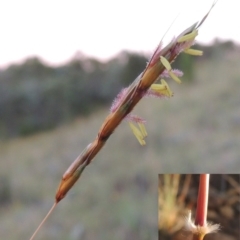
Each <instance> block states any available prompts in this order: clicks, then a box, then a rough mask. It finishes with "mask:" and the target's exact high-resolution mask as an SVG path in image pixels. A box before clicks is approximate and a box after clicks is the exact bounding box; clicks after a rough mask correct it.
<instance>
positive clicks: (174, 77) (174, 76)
mask: <svg viewBox="0 0 240 240" xmlns="http://www.w3.org/2000/svg"><path fill="white" fill-rule="evenodd" d="M168 74H169V75H170V77H171V78H172V79H173V80H175V81H176V82H177V83H181V80H180V78H179V77H177V75H176V74H175V73H174V72H173V71H169V72H168Z"/></svg>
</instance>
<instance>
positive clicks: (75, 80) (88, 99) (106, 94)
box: [0, 41, 239, 139]
mask: <svg viewBox="0 0 240 240" xmlns="http://www.w3.org/2000/svg"><path fill="white" fill-rule="evenodd" d="M196 47H197V48H199V49H203V50H204V57H202V58H201V60H200V61H204V60H206V59H209V60H210V59H214V58H218V57H221V55H223V56H224V55H225V54H231V53H233V52H234V51H239V48H238V47H237V46H235V45H234V44H233V43H232V42H223V43H222V42H218V41H216V42H215V44H214V45H213V46H208V47H207V46H196ZM198 61H199V60H198V59H197V58H194V57H191V56H189V55H186V54H182V55H181V56H180V58H178V59H177V61H176V63H175V66H176V67H177V68H180V69H182V70H183V71H184V74H185V76H184V79H185V80H186V81H194V78H195V65H196V62H198ZM146 62H147V59H146V57H144V56H142V55H139V54H135V53H127V52H122V53H120V54H119V55H118V56H116V57H115V58H113V59H111V60H110V61H108V62H106V63H102V62H99V61H98V60H96V59H93V58H88V57H86V56H84V55H82V54H81V53H78V54H76V55H75V57H74V58H73V59H72V60H71V61H70V62H69V63H67V64H66V65H64V66H59V67H50V66H47V65H45V64H44V63H43V62H41V61H40V60H39V59H38V58H31V59H27V60H26V61H25V62H24V63H23V64H20V65H12V66H10V67H8V68H7V69H5V70H1V71H0V138H1V139H4V138H9V137H16V136H21V135H29V134H32V133H35V132H38V131H42V130H46V129H50V128H54V127H56V126H59V125H60V124H62V123H66V122H69V121H71V120H73V119H74V118H76V117H77V116H80V115H81V116H82V115H86V114H89V113H92V112H93V111H94V110H96V108H98V107H99V106H101V105H103V104H107V106H109V103H110V102H111V101H112V100H113V99H114V97H115V96H116V94H117V93H118V92H119V91H120V89H121V88H122V87H126V86H128V84H129V83H130V82H132V81H133V80H134V78H135V77H136V76H137V75H138V74H139V73H140V72H141V71H142V70H143V69H144V67H145V66H146Z"/></svg>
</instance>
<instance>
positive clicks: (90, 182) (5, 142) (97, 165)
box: [0, 42, 240, 240]
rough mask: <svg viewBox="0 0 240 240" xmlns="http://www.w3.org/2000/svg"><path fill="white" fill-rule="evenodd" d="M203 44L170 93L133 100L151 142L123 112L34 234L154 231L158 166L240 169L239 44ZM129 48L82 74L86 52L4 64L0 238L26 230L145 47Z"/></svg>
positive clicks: (22, 235) (145, 234)
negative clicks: (52, 60) (65, 58)
mask: <svg viewBox="0 0 240 240" xmlns="http://www.w3.org/2000/svg"><path fill="white" fill-rule="evenodd" d="M198 48H200V49H202V48H204V47H203V46H198ZM205 50H206V51H205V55H204V56H203V57H200V58H198V59H196V58H191V59H182V65H181V62H180V63H178V65H179V66H182V68H184V69H185V70H184V71H185V73H186V76H185V78H183V81H182V84H181V85H178V84H177V83H175V82H174V81H173V80H171V79H170V80H169V81H168V83H169V85H170V87H171V89H172V90H173V92H174V97H172V98H170V99H163V100H159V99H143V100H142V101H141V102H140V103H139V105H138V106H137V107H136V108H135V109H134V113H136V114H137V115H139V116H141V117H143V118H145V119H146V120H147V124H146V128H147V131H148V137H147V139H146V142H147V145H146V146H144V147H142V146H140V145H139V143H138V142H137V140H136V139H135V137H134V136H133V134H132V133H131V130H130V128H129V126H128V124H127V122H122V124H121V125H120V126H119V127H118V129H117V130H116V131H115V132H114V134H113V135H112V136H111V137H110V139H109V140H108V142H107V144H106V146H105V147H104V148H103V150H102V151H101V152H100V153H99V154H98V155H97V156H96V157H95V159H94V161H93V162H92V164H91V165H90V166H89V167H88V168H87V169H86V170H85V171H84V173H83V175H82V177H81V178H80V180H79V181H78V182H77V184H76V185H75V186H74V188H73V189H72V190H71V191H70V192H69V194H68V195H67V197H66V198H65V199H64V200H62V202H60V204H59V206H58V207H57V208H56V209H55V211H54V213H53V214H52V216H51V217H50V219H49V220H48V221H47V222H46V224H45V225H44V226H43V228H42V229H41V231H40V232H39V235H38V237H37V238H36V239H72V240H77V239H84V240H90V239H105V240H108V239H109V240H110V239H157V229H158V221H157V213H158V211H157V206H158V205H157V202H158V197H157V196H158V195H157V191H158V173H167V172H178V173H185V172H191V173H194V172H203V171H208V172H213V173H220V172H226V171H228V172H236V171H237V170H238V169H239V165H240V163H239V159H240V151H239V149H240V107H239V106H240V94H239V91H240V68H239V61H240V56H239V54H238V53H239V51H240V49H239V46H235V45H234V44H232V43H229V42H227V43H226V44H225V43H222V44H220V43H219V42H215V45H213V46H212V47H209V48H206V49H205ZM128 57H129V55H124V57H123V58H120V60H119V61H115V62H114V61H113V62H111V65H110V66H108V65H106V64H105V65H104V64H101V63H99V62H98V61H95V60H91V61H90V65H87V66H84V69H85V70H86V69H87V70H86V73H84V74H85V75H84V76H83V77H82V78H81V76H79V75H78V74H79V72H81V71H82V68H81V64H79V62H81V61H82V59H81V58H80V60H79V59H78V58H76V59H75V60H73V62H71V63H69V65H65V66H62V67H59V68H48V67H47V68H45V67H44V66H42V65H41V64H40V63H39V62H38V60H37V59H32V60H29V62H26V63H25V65H24V64H23V65H21V66H12V67H10V68H8V69H7V70H2V71H1V73H0V77H1V79H0V84H1V87H0V89H2V92H3V93H2V94H1V96H0V107H1V108H0V115H1V121H0V122H1V123H0V132H1V136H2V137H1V144H0V159H1V161H0V234H1V239H13V240H14V239H28V238H29V237H30V235H31V234H32V233H33V231H34V230H35V228H36V227H37V225H38V224H39V223H40V221H41V220H42V218H43V217H44V216H45V214H46V213H47V211H48V209H49V208H50V207H51V205H52V203H53V201H54V196H55V191H56V189H57V187H58V184H59V181H60V179H61V177H62V174H63V173H64V171H65V170H66V168H67V167H68V166H69V165H70V163H71V162H72V161H73V160H74V159H75V158H76V157H77V156H78V155H79V153H80V152H81V151H82V150H83V149H84V148H85V146H86V145H87V144H89V143H90V142H91V141H92V140H93V139H94V138H95V136H96V135H97V132H98V129H99V128H100V126H101V124H102V122H103V120H104V119H105V117H106V116H107V114H108V113H109V108H110V105H111V101H112V100H113V98H114V95H115V94H116V93H117V92H118V91H119V90H120V89H121V88H122V87H126V86H127V85H128V83H129V82H130V81H131V80H133V79H134V77H136V76H137V75H138V73H139V72H141V70H142V69H143V68H144V66H145V62H146V60H145V58H144V57H140V56H139V58H140V61H138V60H136V58H133V59H135V60H134V61H135V62H134V61H133V62H131V61H128V60H127V59H128ZM135 57H136V56H135ZM129 59H130V57H129ZM137 59H138V58H137ZM84 61H86V62H87V61H88V60H87V59H85V60H84ZM84 61H83V62H84ZM185 61H186V62H185ZM184 63H185V64H184ZM31 64H32V65H31ZM71 64H72V65H71ZM94 64H95V65H94ZM124 64H125V65H124ZM176 64H177V63H176ZM43 65H44V64H43ZM34 66H35V68H34ZM39 66H40V67H39ZM127 66H128V68H127ZM137 66H138V67H137ZM189 66H190V67H189ZM38 67H39V69H40V72H38ZM125 67H126V69H125ZM85 70H84V71H85ZM105 70H106V71H105ZM127 70H128V71H129V72H127ZM6 71H8V72H6ZM46 71H48V72H46ZM101 71H102V72H103V73H102V75H100V73H101ZM131 71H134V72H133V73H132V72H131ZM81 73H82V72H81ZM41 74H42V75H41ZM108 74H109V75H108ZM124 74H125V75H124ZM90 75H91V76H90ZM29 76H30V77H29ZM41 76H43V77H41ZM89 76H90V77H89ZM106 76H107V78H106ZM82 79H84V81H83V80H82ZM120 79H122V80H120ZM115 80H116V82H115ZM68 81H69V82H68ZM89 82H90V83H89ZM109 82H110V83H111V84H110V85H109ZM31 83H32V84H31ZM81 84H82V85H81ZM3 89H4V91H5V92H6V91H8V93H9V94H8V95H6V96H5V95H4V91H3ZM83 89H84V91H83ZM78 92H79V93H78ZM84 93H85V95H84ZM97 94H99V95H97ZM9 96H10V97H9ZM91 96H92V98H91ZM96 96H97V97H96ZM81 98H82V99H81ZM88 103H89V105H88ZM71 104H72V105H71ZM78 104H79V105H78ZM15 107H16V109H15ZM36 109H37V110H36Z"/></svg>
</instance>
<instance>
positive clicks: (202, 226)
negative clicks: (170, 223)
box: [185, 174, 219, 240]
mask: <svg viewBox="0 0 240 240" xmlns="http://www.w3.org/2000/svg"><path fill="white" fill-rule="evenodd" d="M209 179H210V175H209V174H200V182H199V188H198V199H197V210H196V217H195V224H194V223H193V222H192V220H191V212H189V215H188V218H187V221H186V226H185V227H186V229H187V230H189V231H190V232H192V234H193V240H203V238H204V236H205V235H207V234H209V233H214V232H217V231H218V230H219V224H214V225H213V224H211V223H208V222H207V209H208V195H209Z"/></svg>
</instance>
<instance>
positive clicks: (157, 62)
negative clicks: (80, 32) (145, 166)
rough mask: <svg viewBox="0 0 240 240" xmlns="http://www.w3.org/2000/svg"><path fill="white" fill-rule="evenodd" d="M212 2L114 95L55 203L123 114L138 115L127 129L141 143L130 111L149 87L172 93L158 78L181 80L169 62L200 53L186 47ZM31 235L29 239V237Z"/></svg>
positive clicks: (141, 135)
mask: <svg viewBox="0 0 240 240" xmlns="http://www.w3.org/2000/svg"><path fill="white" fill-rule="evenodd" d="M216 2H217V1H215V2H214V3H213V5H212V7H211V8H210V10H209V11H208V13H207V14H206V15H205V16H204V17H203V18H202V20H201V21H200V22H196V23H194V24H193V25H192V26H190V27H189V28H187V29H186V30H185V31H183V32H182V33H181V34H180V35H179V36H177V37H175V38H174V39H173V40H172V41H171V42H170V43H169V44H168V45H167V46H166V47H164V48H162V47H161V46H162V42H160V44H159V45H158V47H157V48H156V50H155V52H154V53H153V55H152V57H151V59H150V61H149V62H148V64H147V66H146V68H145V69H144V71H143V72H142V73H141V74H140V75H139V76H138V77H137V78H136V79H135V80H134V81H133V83H132V84H131V85H130V86H129V87H128V88H126V89H124V91H123V92H121V93H120V94H119V95H118V96H117V99H116V100H115V101H114V103H113V107H112V108H111V112H110V114H109V115H108V116H107V117H106V119H105V121H104V122H103V124H102V126H101V128H100V130H99V132H98V134H97V137H96V138H95V140H94V141H93V142H92V143H90V144H89V145H88V146H87V147H86V148H85V149H84V150H83V152H82V153H81V154H80V155H79V156H78V157H77V158H76V160H75V161H74V162H73V163H72V164H71V165H70V166H69V168H68V169H67V171H66V172H65V173H64V174H63V177H62V180H61V182H60V184H59V187H58V190H57V193H56V196H55V205H56V204H57V203H59V202H60V201H61V200H62V199H63V198H64V197H65V196H66V194H67V192H68V191H69V190H70V189H71V188H72V186H73V185H74V184H75V183H76V181H77V180H78V179H79V177H80V176H81V174H82V172H83V171H84V169H85V167H86V166H87V165H88V164H90V163H91V161H92V160H93V158H94V157H95V156H96V154H97V153H98V152H99V151H100V150H101V149H102V147H103V146H104V145H105V143H106V141H107V140H108V138H109V137H110V136H111V134H112V133H113V132H114V130H115V129H116V128H117V127H118V125H119V124H120V123H121V121H122V120H123V119H124V118H132V119H135V121H136V119H138V120H137V123H138V124H139V129H136V127H135V126H134V127H133V126H132V125H131V129H132V131H133V133H134V134H135V136H136V137H137V139H138V141H139V142H140V144H141V145H144V144H145V141H144V138H145V137H146V136H147V133H146V129H145V127H144V125H143V123H144V121H142V120H141V119H140V118H134V117H132V115H130V113H131V111H132V110H133V108H134V107H135V106H136V104H137V103H138V102H139V101H140V100H141V99H142V98H143V97H144V96H147V95H149V94H153V93H152V91H154V92H155V93H154V94H155V95H158V96H167V97H169V96H172V92H171V91H170V89H169V87H168V85H167V83H166V82H165V81H164V80H162V79H161V78H162V77H163V76H166V75H167V76H169V77H171V78H173V79H174V80H175V81H176V82H181V81H180V79H179V78H178V76H179V74H178V72H177V71H176V70H174V69H172V68H171V65H170V64H171V63H172V62H173V61H174V60H175V58H176V57H177V56H178V55H179V54H180V53H181V52H183V51H185V52H186V53H190V54H191V52H193V53H194V55H201V52H198V51H197V54H196V52H195V51H194V50H190V47H191V46H192V45H193V44H194V40H195V37H196V36H197V35H198V30H199V28H200V26H201V25H202V23H203V22H204V21H205V19H206V18H207V16H208V15H209V13H210V11H211V9H212V8H213V6H214V5H215V4H216ZM159 80H161V83H159V84H158V85H159V86H160V88H157V89H156V86H155V84H156V82H157V81H159ZM152 85H153V86H152ZM41 225H42V224H41ZM31 239H33V237H32V238H31Z"/></svg>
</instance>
